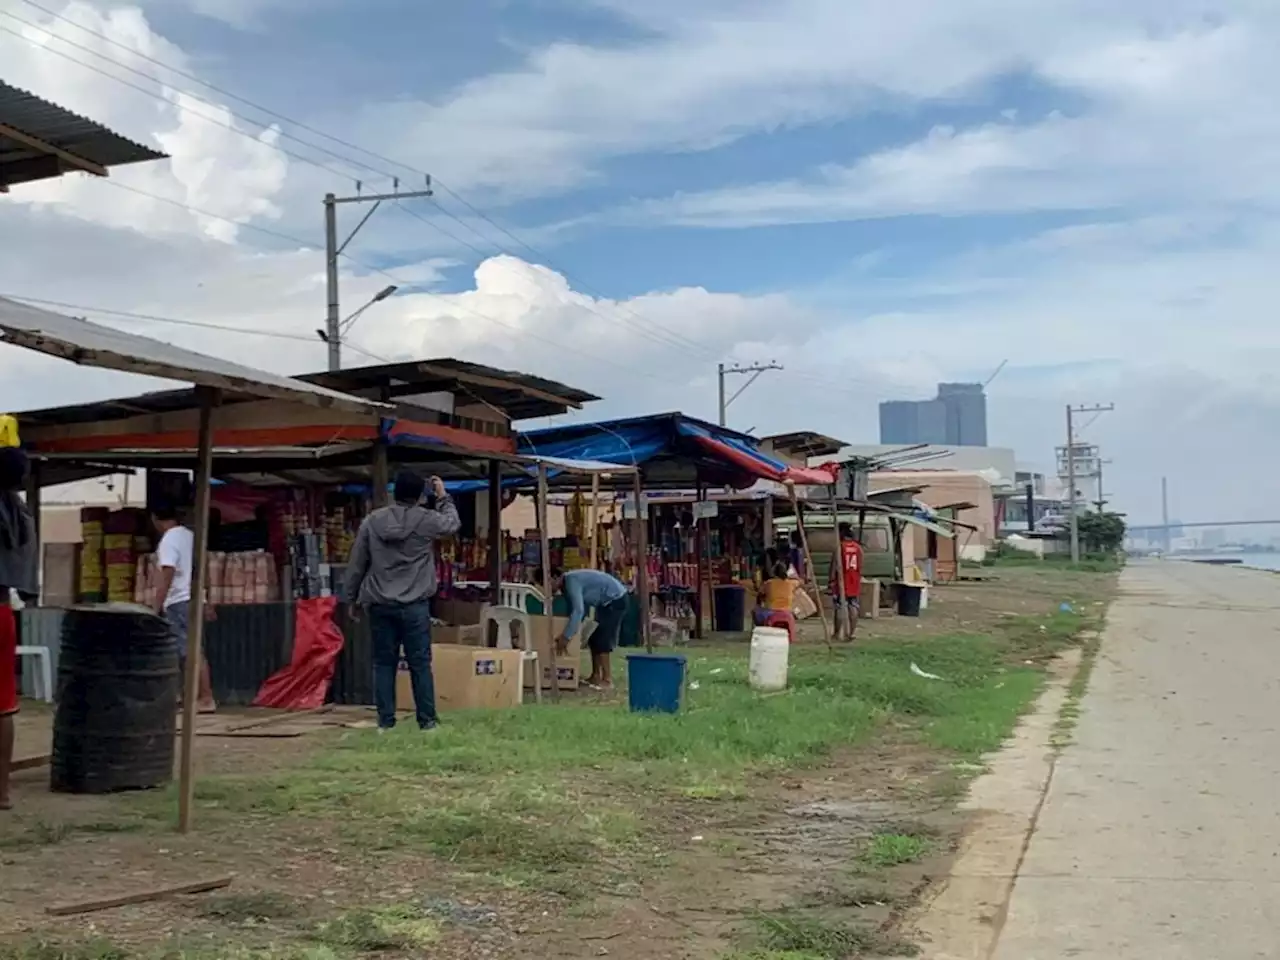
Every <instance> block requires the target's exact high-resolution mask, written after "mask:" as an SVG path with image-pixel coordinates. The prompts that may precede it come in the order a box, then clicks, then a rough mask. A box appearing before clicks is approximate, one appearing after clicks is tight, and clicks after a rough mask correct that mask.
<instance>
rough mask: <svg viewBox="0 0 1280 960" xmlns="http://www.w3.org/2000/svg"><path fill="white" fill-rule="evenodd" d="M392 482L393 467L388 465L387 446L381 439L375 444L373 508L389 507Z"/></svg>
mask: <svg viewBox="0 0 1280 960" xmlns="http://www.w3.org/2000/svg"><path fill="white" fill-rule="evenodd" d="M390 482H391V467H390V464H388V463H387V444H386V441H385V440H382V439H381V438H379V439H378V440H375V441H374V443H373V506H374V508H375V509H376V508H378V507H385V506H386V505H387V485H388V484H389V483H390Z"/></svg>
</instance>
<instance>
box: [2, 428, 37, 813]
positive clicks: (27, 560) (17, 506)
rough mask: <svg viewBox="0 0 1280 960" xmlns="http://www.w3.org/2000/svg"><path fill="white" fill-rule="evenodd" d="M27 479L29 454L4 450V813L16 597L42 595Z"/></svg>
mask: <svg viewBox="0 0 1280 960" xmlns="http://www.w3.org/2000/svg"><path fill="white" fill-rule="evenodd" d="M26 475H27V457H26V454H24V453H23V452H22V450H21V449H19V448H18V447H0V810H8V809H9V808H10V806H11V805H12V803H11V801H10V798H9V773H10V770H11V769H12V767H13V740H14V717H15V716H16V715H17V713H18V681H17V671H18V663H17V660H18V625H17V623H16V622H15V620H14V616H13V605H12V601H11V599H10V595H11V594H12V593H17V594H18V595H19V596H20V597H23V598H30V597H35V596H36V594H37V591H38V586H37V581H38V565H37V561H36V556H37V543H36V531H35V524H34V523H33V522H32V520H31V514H30V513H28V512H27V506H26V504H25V503H23V501H22V499H21V498H20V497H19V496H18V491H19V490H21V489H22V481H23V480H24V479H25V477H26Z"/></svg>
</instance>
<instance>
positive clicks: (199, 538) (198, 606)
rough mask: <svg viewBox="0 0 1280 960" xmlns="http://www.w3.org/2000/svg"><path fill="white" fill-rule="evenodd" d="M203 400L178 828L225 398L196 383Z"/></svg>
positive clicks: (185, 799) (191, 743)
mask: <svg viewBox="0 0 1280 960" xmlns="http://www.w3.org/2000/svg"><path fill="white" fill-rule="evenodd" d="M196 399H197V400H198V401H199V403H200V440H199V454H198V459H197V462H196V476H195V488H196V505H195V516H194V517H193V518H192V525H191V532H192V535H193V544H192V549H191V603H190V605H189V607H188V617H187V664H186V674H185V675H184V677H183V682H182V743H181V751H182V752H181V755H180V757H179V760H178V832H179V833H186V832H188V831H189V830H190V829H191V812H192V810H191V808H192V805H193V803H194V800H195V787H196V784H195V768H194V764H193V761H194V757H193V756H192V751H193V749H194V747H195V735H196V716H197V714H196V701H197V700H198V699H199V697H200V665H201V664H202V663H204V607H205V603H204V599H205V598H204V594H205V581H206V579H207V573H208V566H207V563H206V554H207V553H208V549H209V495H210V485H209V481H210V480H211V479H212V478H211V476H210V474H212V472H213V409H214V407H216V406H217V405H218V403H219V402H220V400H221V399H222V395H221V391H220V390H218V389H216V388H214V387H203V386H198V387H196Z"/></svg>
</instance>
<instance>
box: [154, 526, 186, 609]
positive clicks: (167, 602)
mask: <svg viewBox="0 0 1280 960" xmlns="http://www.w3.org/2000/svg"><path fill="white" fill-rule="evenodd" d="M195 543H196V538H195V534H194V533H192V532H191V531H190V530H188V529H187V528H186V527H184V526H180V525H179V526H174V527H170V528H169V529H168V530H166V531H165V533H164V536H162V537H161V538H160V546H159V547H158V548H157V549H156V562H157V563H158V564H159V565H160V566H161V567H173V580H172V582H171V583H170V584H169V592H168V593H167V594H165V598H164V606H165V609H166V610H167V609H168V608H169V607H172V606H173V605H174V604H175V603H187V602H188V601H189V600H190V599H191V567H192V554H193V553H194V552H195Z"/></svg>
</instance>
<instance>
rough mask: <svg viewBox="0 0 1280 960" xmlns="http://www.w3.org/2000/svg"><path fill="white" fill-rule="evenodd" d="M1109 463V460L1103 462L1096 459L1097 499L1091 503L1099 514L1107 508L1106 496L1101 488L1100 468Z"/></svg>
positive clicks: (1100, 458)
mask: <svg viewBox="0 0 1280 960" xmlns="http://www.w3.org/2000/svg"><path fill="white" fill-rule="evenodd" d="M1110 462H1111V461H1110V460H1103V459H1102V457H1098V499H1097V500H1095V501H1093V502H1094V505H1095V506H1096V507H1097V508H1098V512H1099V513H1102V512H1103V511H1104V510H1105V509H1106V506H1107V495H1106V492H1105V491H1104V490H1103V486H1102V468H1103V467H1105V466H1106V465H1107V464H1109V463H1110Z"/></svg>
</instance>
